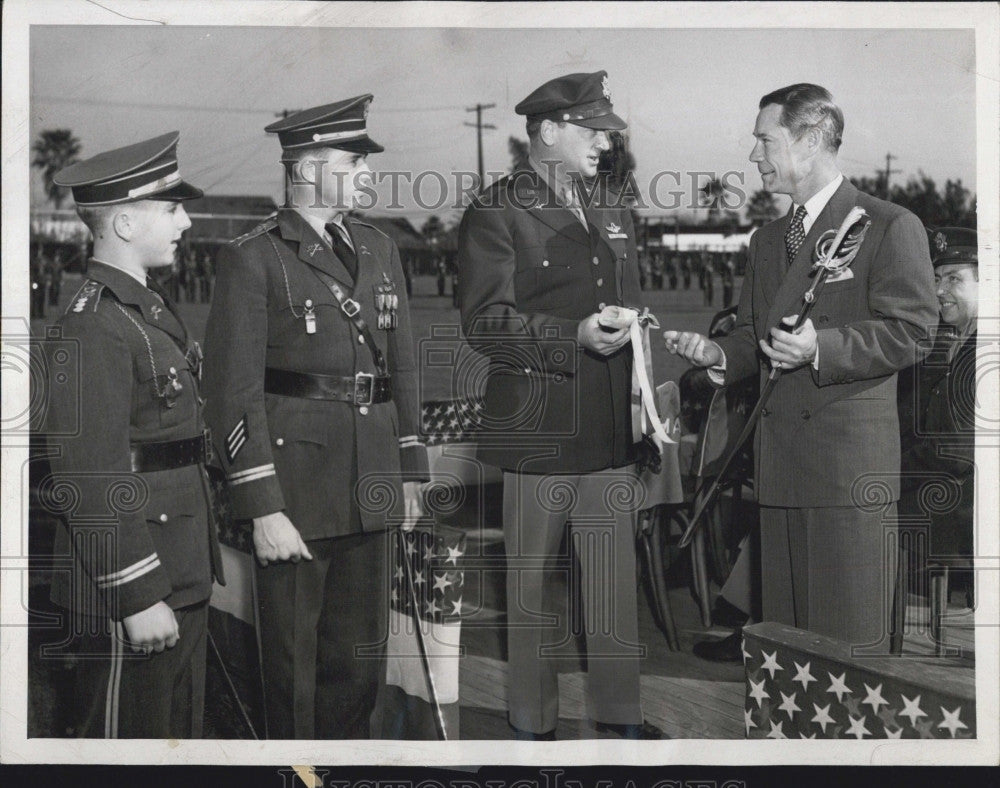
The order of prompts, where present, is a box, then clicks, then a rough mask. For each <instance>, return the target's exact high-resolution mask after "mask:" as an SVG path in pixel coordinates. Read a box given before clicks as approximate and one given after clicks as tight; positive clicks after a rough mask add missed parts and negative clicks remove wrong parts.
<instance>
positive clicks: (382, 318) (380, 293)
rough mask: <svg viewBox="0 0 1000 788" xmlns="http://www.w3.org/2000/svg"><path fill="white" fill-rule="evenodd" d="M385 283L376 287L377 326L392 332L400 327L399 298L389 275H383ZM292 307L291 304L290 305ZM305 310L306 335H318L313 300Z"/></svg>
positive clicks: (309, 299)
mask: <svg viewBox="0 0 1000 788" xmlns="http://www.w3.org/2000/svg"><path fill="white" fill-rule="evenodd" d="M382 278H383V280H385V281H383V282H379V283H378V284H377V285H375V287H374V290H375V311H376V313H377V314H378V317H377V320H376V326H377V327H378V328H380V329H381V330H383V331H391V330H392V329H394V328H396V326H398V325H399V296H398V295H397V294H396V285H395V284H393V282H392V280H391V279H389V276H388V274H386V273H385V272H383V273H382ZM289 306H291V304H289ZM304 307H305V310H304V312H303V315H302V318H303V320H304V321H305V324H306V333H307V334H315V333H316V307H315V305H314V304H313V300H312V299H311V298H307V299H306V302H305V304H304Z"/></svg>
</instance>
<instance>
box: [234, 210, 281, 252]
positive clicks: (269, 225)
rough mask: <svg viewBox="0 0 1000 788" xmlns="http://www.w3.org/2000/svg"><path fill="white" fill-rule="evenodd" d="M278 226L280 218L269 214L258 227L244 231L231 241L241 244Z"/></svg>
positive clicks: (237, 244)
mask: <svg viewBox="0 0 1000 788" xmlns="http://www.w3.org/2000/svg"><path fill="white" fill-rule="evenodd" d="M277 226H278V219H277V217H276V216H269V217H268V218H267V219H265V220H264V221H262V222H261V223H260V224H258V225H257V226H256V227H254V228H253V229H252V230H251V231H250V232H248V233H243V235H241V236H239V237H238V238H234V239H233V240H232V241H230V243H232V244H235V245H236V246H239V245H240V244H242V243H244V242H245V241H249V240H250V239H251V238H256V237H257V236H258V235H263V234H264V233H269V232H271V230H273V229H274V228H275V227H277Z"/></svg>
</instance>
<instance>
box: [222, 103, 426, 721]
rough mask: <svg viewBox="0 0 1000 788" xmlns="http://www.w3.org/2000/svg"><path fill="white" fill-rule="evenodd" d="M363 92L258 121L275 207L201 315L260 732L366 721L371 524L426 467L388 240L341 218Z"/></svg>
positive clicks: (378, 666)
mask: <svg viewBox="0 0 1000 788" xmlns="http://www.w3.org/2000/svg"><path fill="white" fill-rule="evenodd" d="M371 100H372V96H371V95H370V94H369V95H363V96H357V97H356V98H351V99H347V100H346V101H341V102H337V103H335V104H328V105H325V106H321V107H315V108H313V109H308V110H304V111H302V112H299V113H296V114H295V115H291V116H289V117H288V118H286V119H283V120H281V121H278V122H277V123H273V124H271V125H270V126H268V127H267V129H266V130H267V131H269V132H273V133H276V134H277V135H278V139H279V141H280V142H281V147H282V149H283V157H282V162H283V163H284V165H285V206H284V207H283V208H281V209H280V210H279V211H278V214H277V216H276V217H274V218H272V219H268V220H267V221H266V222H264V223H263V224H261V225H259V226H258V227H257V228H255V229H254V230H252V231H251V232H249V233H247V234H246V235H244V236H242V237H240V238H237V239H236V240H235V241H233V242H232V243H231V244H230V245H228V246H226V247H224V249H223V250H222V253H221V254H220V256H219V260H218V265H217V270H216V284H215V295H214V298H213V301H212V309H211V312H210V314H209V318H208V328H207V334H206V353H207V362H206V380H205V390H206V392H207V395H208V403H207V413H208V421H209V424H210V425H211V427H212V429H213V431H214V434H215V436H216V438H217V441H218V445H219V454H220V459H221V461H222V465H223V468H224V470H225V472H226V475H227V479H228V485H229V490H230V494H231V500H232V506H233V511H234V514H235V516H236V517H237V518H242V519H246V520H252V521H253V544H254V550H255V552H256V555H257V559H258V564H259V565H258V566H256V567H255V569H256V579H257V588H258V591H259V599H258V601H259V614H260V639H261V643H262V662H263V673H264V695H265V709H266V712H267V735H268V737H269V738H276V739H293V738H294V739H317V738H322V739H327V738H339V739H364V738H368V737H369V735H370V734H376V735H377V734H378V733H379V732H380V731H379V729H378V728H377V718H376V717H372V726H371V729H370V727H369V717H370V715H371V712H372V711H373V710H374V709H375V706H376V697H377V693H378V688H379V678H380V671H381V672H384V668H385V664H384V662H383V661H382V660H380V659H378V657H379V650H378V648H377V647H376V648H370V649H369V650H368V651H369V654H368V656H364V655H362V654H361V653H360V651H359V649H361V648H362V647H364V646H375V645H376V644H378V643H379V642H380V641H381V639H382V638H383V637H384V636H385V621H386V616H387V610H388V592H387V585H388V583H387V579H386V572H387V569H386V561H385V552H386V549H387V544H386V543H387V536H386V528H387V525H389V523H390V518H395V517H398V518H399V519H397V520H396V522H399V521H400V520H402V519H403V516H404V515H405V516H406V517H407V518H408V519H412V518H414V517H416V516H417V515H418V514H419V512H420V503H419V494H420V493H419V487H420V482H421V481H425V480H426V479H427V478H428V475H427V452H426V449H425V448H424V446H423V444H422V443H421V442H420V440H419V439H418V437H417V432H418V427H419V403H418V396H417V377H416V366H415V363H414V352H413V341H412V338H411V333H410V316H409V309H408V306H407V299H406V291H405V285H404V276H403V270H402V267H401V266H400V260H399V251H398V250H397V248H396V245H395V243H393V241H392V239H391V238H389V237H388V236H387V235H385V234H384V233H382V232H381V231H380V230H378V229H376V228H375V227H373V226H372V225H370V224H367V223H365V222H363V221H361V220H360V219H357V218H353V217H350V216H348V215H347V212H348V211H349V210H351V209H352V208H354V207H356V204H357V202H359V199H358V198H359V197H360V196H361V194H362V193H363V191H364V190H365V189H366V188H367V187H368V186H370V180H371V170H370V169H369V168H368V164H367V163H366V156H367V154H368V153H377V152H380V151H382V150H383V148H382V146H381V145H378V144H377V143H375V142H374V141H372V140H371V139H370V138H369V137H368V132H367V130H366V118H367V115H368V105H369V103H370V102H371ZM404 474H405V475H404ZM380 497H382V500H384V501H389V502H395V503H394V505H393V506H391V507H390V508H389V509H388V510H387V509H386V507H380V506H379V505H378V504H379V499H380ZM404 509H405V511H404Z"/></svg>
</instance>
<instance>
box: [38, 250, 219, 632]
mask: <svg viewBox="0 0 1000 788" xmlns="http://www.w3.org/2000/svg"><path fill="white" fill-rule="evenodd" d="M59 325H60V327H61V328H62V337H63V340H70V343H66V342H65V341H63V342H59V343H55V344H52V343H50V345H52V349H53V352H54V353H55V354H57V355H55V356H51V357H50V358H49V368H50V370H51V372H50V376H49V387H48V390H49V397H50V402H49V416H48V419H47V422H46V424H47V432H48V434H49V437H48V440H49V444H50V446H51V447H52V448H54V449H55V451H56V454H55V455H54V456H53V457H52V460H51V465H52V477H51V479H50V480H49V482H48V483H46V484H45V485H44V486H43V488H44V491H43V495H44V498H45V501H46V505H47V506H48V507H49V508H51V509H54V510H56V511H59V512H60V513H62V514H63V515H64V518H63V520H64V522H63V525H64V527H62V528H60V529H59V530H58V531H57V542H56V546H55V553H56V555H69V554H70V552H71V550H70V547H71V545H72V548H73V549H72V555H73V560H74V569H73V572H72V573H70V572H65V571H56V572H54V573H53V583H52V597H53V600H54V601H55V602H56V603H57V604H60V605H62V606H64V607H67V608H71V609H74V610H77V611H79V612H84V613H88V614H94V615H101V616H105V617H107V616H110V617H111V618H114V619H122V618H124V617H126V616H129V615H132V614H133V613H138V612H140V611H142V610H145V609H146V608H148V607H150V606H151V605H153V604H155V603H156V602H159V601H161V600H162V601H166V602H167V604H169V605H170V606H171V607H172V608H174V609H178V608H182V607H186V606H188V605H192V604H196V603H198V602H203V601H205V600H206V599H208V597H209V596H210V594H211V590H212V576H213V570H214V571H215V573H216V574H218V575H220V580H221V562H220V561H219V555H218V544H217V542H216V535H215V524H214V522H213V521H212V517H211V507H210V503H209V501H210V499H209V486H208V480H207V476H206V474H205V465H204V462H203V461H202V462H193V463H190V464H184V465H181V466H180V467H172V468H167V469H164V470H153V471H140V472H133V469H134V468H136V465H135V464H134V463H136V462H138V460H136V452H137V451H139V450H140V449H141V448H142V447H140V444H150V443H161V442H172V441H181V440H187V439H203V438H204V434H203V433H204V422H203V420H202V409H201V399H200V398H199V392H198V380H197V375H198V369H197V367H198V363H199V360H200V359H199V356H200V351H198V350H197V346H196V345H195V344H194V343H193V342H191V341H190V339H189V337H188V335H187V331H186V330H185V328H184V326H183V324H182V323H181V322H180V319H179V318H178V317H177V316H176V315H175V314H174V313H173V311H172V308H171V305H169V304H166V303H164V302H163V301H162V300H161V299H160V298H159V297H158V296H157V295H156V294H155V293H154V292H153V291H151V290H150V289H148V288H146V287H144V286H143V285H142V284H140V283H139V282H138V281H136V280H135V279H134V278H133V277H131V276H130V275H129V274H127V273H125V272H123V271H120V270H118V269H116V268H113V267H111V266H109V265H105V264H103V263H100V262H98V261H96V260H91V261H90V264H89V266H88V269H87V279H86V281H85V282H84V284H83V286H82V287H81V289H80V290H79V292H78V293H77V294H76V296H75V297H74V299H73V302H72V305H71V306H70V307H69V309H68V310H67V311H66V313H65V314H64V315H63V316H62V318H60V320H59ZM65 350H69V352H70V354H71V355H73V354H78V364H76V363H72V362H70V363H65V361H66V358H65V357H64V356H62V355H61V354H62V352H64V351H65ZM64 375H65V377H64ZM146 448H147V449H148V448H150V447H146ZM154 448H155V447H154ZM201 459H202V460H203V459H204V454H203V453H202V455H201ZM146 467H149V466H146Z"/></svg>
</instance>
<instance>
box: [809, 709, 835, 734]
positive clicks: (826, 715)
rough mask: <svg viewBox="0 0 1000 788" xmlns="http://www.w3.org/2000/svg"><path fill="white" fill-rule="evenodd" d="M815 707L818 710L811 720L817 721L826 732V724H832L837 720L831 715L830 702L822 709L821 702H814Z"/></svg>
mask: <svg viewBox="0 0 1000 788" xmlns="http://www.w3.org/2000/svg"><path fill="white" fill-rule="evenodd" d="M813 708H814V709H815V710H816V715H815V716H814V717H813V718H812V719H811V720H810V722H815V723H816V724H817V725H819V727H820V729H821V730H822V731H823V733H826V726H827V725H831V724H832V723H833V722H835V720H834V719H833V717H831V716H830V704H829V703H827V704H826V705H825V706H824V707H823V708H822V709H821V708H820V707H819V704H816V703H814V704H813Z"/></svg>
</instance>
